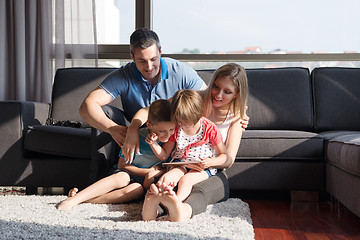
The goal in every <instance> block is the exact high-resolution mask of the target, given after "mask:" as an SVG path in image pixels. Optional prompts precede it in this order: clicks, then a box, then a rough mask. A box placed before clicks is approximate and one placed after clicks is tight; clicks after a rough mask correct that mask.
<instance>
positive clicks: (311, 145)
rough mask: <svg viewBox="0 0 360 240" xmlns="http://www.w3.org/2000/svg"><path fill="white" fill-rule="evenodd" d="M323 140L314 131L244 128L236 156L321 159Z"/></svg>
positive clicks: (274, 158)
mask: <svg viewBox="0 0 360 240" xmlns="http://www.w3.org/2000/svg"><path fill="white" fill-rule="evenodd" d="M323 148H324V140H323V138H322V137H321V136H319V135H318V134H316V133H311V132H303V131H284V130H246V131H245V132H244V133H243V137H242V139H241V144H240V147H239V150H238V153H237V156H236V158H237V159H240V160H265V161H266V160H267V159H268V160H284V161H289V160H294V161H297V160H301V161H319V160H322V159H323Z"/></svg>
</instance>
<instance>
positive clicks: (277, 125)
mask: <svg viewBox="0 0 360 240" xmlns="http://www.w3.org/2000/svg"><path fill="white" fill-rule="evenodd" d="M246 73H247V77H248V86H249V95H248V107H249V108H248V110H247V114H248V115H249V117H250V122H249V126H248V129H268V130H302V131H311V130H312V127H313V115H312V112H313V110H312V92H311V83H310V73H309V70H308V69H306V68H295V67H294V68H278V69H247V70H246Z"/></svg>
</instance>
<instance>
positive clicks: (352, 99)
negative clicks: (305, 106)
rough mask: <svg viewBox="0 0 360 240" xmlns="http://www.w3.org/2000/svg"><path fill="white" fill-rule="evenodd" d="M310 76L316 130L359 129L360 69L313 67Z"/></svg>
mask: <svg viewBox="0 0 360 240" xmlns="http://www.w3.org/2000/svg"><path fill="white" fill-rule="evenodd" d="M311 75H312V84H313V88H314V111H315V119H316V121H315V128H316V130H317V131H328V130H357V131H358V130H360V107H359V106H360V94H359V93H360V77H359V76H360V68H336V67H334V68H315V69H314V70H313V71H312V73H311Z"/></svg>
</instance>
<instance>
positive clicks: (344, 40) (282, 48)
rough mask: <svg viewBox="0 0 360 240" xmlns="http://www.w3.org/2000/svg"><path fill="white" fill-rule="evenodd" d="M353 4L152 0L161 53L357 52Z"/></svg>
mask: <svg viewBox="0 0 360 240" xmlns="http://www.w3.org/2000/svg"><path fill="white" fill-rule="evenodd" d="M358 9H360V1H357V0H342V1H339V0H317V1H313V0H302V1H287V0H241V1H239V0H222V1H218V0H196V1H193V0H182V1H169V0H154V1H153V28H154V30H155V31H156V32H157V33H158V34H159V37H160V40H161V43H162V47H163V52H164V53H181V52H183V50H184V49H187V50H196V51H198V52H200V53H252V51H254V52H253V53H258V51H261V53H344V52H360V30H359V29H360V14H358ZM256 51H257V52H256Z"/></svg>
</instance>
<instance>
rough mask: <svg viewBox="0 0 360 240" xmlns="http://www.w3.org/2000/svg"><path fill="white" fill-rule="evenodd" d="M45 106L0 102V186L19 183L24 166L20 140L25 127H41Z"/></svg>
mask: <svg viewBox="0 0 360 240" xmlns="http://www.w3.org/2000/svg"><path fill="white" fill-rule="evenodd" d="M49 106H50V105H49V104H47V103H36V102H27V101H0V132H1V134H0V186H6V185H8V186H10V185H16V184H18V183H19V181H20V178H21V176H22V173H23V172H24V170H25V168H26V167H27V164H28V162H27V161H23V136H24V134H25V132H26V131H27V128H28V126H31V125H38V124H43V123H45V121H46V119H47V117H48V115H49Z"/></svg>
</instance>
